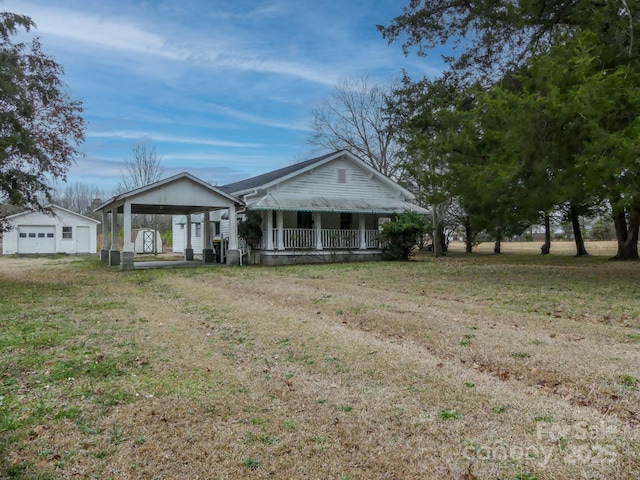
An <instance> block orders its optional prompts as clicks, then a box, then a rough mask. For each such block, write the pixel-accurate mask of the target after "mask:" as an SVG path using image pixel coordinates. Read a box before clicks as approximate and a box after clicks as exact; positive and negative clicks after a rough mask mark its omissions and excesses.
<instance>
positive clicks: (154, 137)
mask: <svg viewBox="0 0 640 480" xmlns="http://www.w3.org/2000/svg"><path fill="white" fill-rule="evenodd" d="M87 137H93V138H121V139H129V140H138V141H153V142H166V143H187V144H191V145H213V146H217V147H232V148H254V147H262V146H263V145H262V144H259V143H246V142H229V141H226V140H214V139H208V138H198V137H179V136H175V135H167V134H164V133H158V132H142V131H134V130H113V131H108V132H87Z"/></svg>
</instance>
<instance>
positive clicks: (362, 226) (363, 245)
mask: <svg viewBox="0 0 640 480" xmlns="http://www.w3.org/2000/svg"><path fill="white" fill-rule="evenodd" d="M358 230H359V232H358V233H359V234H360V250H366V249H367V235H366V221H365V217H364V213H361V214H359V215H358Z"/></svg>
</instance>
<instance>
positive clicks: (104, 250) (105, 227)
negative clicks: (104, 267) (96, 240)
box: [100, 209, 109, 263]
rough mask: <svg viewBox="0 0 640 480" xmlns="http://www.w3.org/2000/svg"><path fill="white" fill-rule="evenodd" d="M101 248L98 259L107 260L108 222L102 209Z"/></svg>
mask: <svg viewBox="0 0 640 480" xmlns="http://www.w3.org/2000/svg"><path fill="white" fill-rule="evenodd" d="M101 213H102V248H101V249H100V261H101V262H103V263H108V262H109V235H108V234H107V232H108V231H109V223H108V220H107V211H106V210H105V209H103V210H102V212H101Z"/></svg>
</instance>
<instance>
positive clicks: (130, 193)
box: [94, 172, 242, 214]
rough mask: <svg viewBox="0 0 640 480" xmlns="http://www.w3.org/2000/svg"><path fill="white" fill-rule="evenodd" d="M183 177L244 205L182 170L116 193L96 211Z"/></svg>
mask: <svg viewBox="0 0 640 480" xmlns="http://www.w3.org/2000/svg"><path fill="white" fill-rule="evenodd" d="M183 179H187V180H189V181H191V182H193V183H196V184H198V185H200V186H201V187H203V188H204V189H205V190H208V191H209V192H213V193H215V194H217V195H219V196H221V197H223V198H225V199H227V200H229V201H231V202H233V203H235V204H237V205H242V202H241V201H240V200H238V199H237V198H236V197H234V196H233V195H230V194H229V193H227V192H226V191H224V190H222V189H221V188H219V187H214V186H213V185H211V184H209V183H207V182H205V181H203V180H200V179H199V178H197V177H195V176H193V175H191V174H190V173H188V172H182V173H179V174H177V175H174V176H172V177H168V178H165V179H162V180H158V181H157V182H154V183H151V184H149V185H145V186H143V187H139V188H135V189H133V190H129V191H128V192H124V193H120V194H118V195H115V196H113V197H111V198H110V199H109V200H107V201H106V202H104V203H103V204H102V205H100V206H99V207H97V208H96V209H94V212H98V211H100V210H103V209H105V208H106V207H108V206H111V205H114V204H118V205H122V203H124V201H125V200H127V199H131V198H135V197H137V196H140V195H142V194H144V193H146V192H149V191H151V190H155V189H160V188H162V187H164V186H167V185H169V184H171V183H175V182H178V181H180V180H183ZM196 207H198V208H199V207H201V206H196ZM184 209H186V207H184V208H180V209H179V210H180V211H171V210H165V211H163V213H168V214H177V213H185V212H182V210H184ZM140 213H145V212H140Z"/></svg>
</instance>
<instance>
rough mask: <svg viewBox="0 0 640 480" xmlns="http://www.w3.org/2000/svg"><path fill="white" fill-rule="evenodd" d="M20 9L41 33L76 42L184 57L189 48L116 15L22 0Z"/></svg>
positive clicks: (180, 58) (78, 43) (128, 50)
mask: <svg viewBox="0 0 640 480" xmlns="http://www.w3.org/2000/svg"><path fill="white" fill-rule="evenodd" d="M20 10H21V11H22V12H25V13H26V14H27V15H29V16H31V17H32V18H33V19H34V21H35V22H36V25H37V27H38V33H39V34H41V35H55V36H58V37H63V38H66V39H68V40H71V41H72V42H75V43H76V44H77V45H85V44H87V43H89V44H93V45H97V46H100V47H104V48H107V49H116V50H121V51H127V52H133V53H142V54H148V55H154V56H159V57H164V58H168V59H173V60H184V59H186V58H187V57H188V55H189V52H187V51H185V50H181V49H179V48H176V47H175V46H172V45H170V44H169V42H168V41H167V39H166V38H164V37H163V36H161V35H159V34H157V33H154V32H150V31H146V30H144V29H143V28H141V27H139V26H137V25H136V24H134V23H132V22H129V21H127V20H126V19H120V18H115V17H111V18H109V17H102V16H96V15H89V14H85V13H81V12H77V11H72V10H65V9H59V8H50V7H41V6H35V5H31V4H29V3H24V4H21V5H20Z"/></svg>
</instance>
